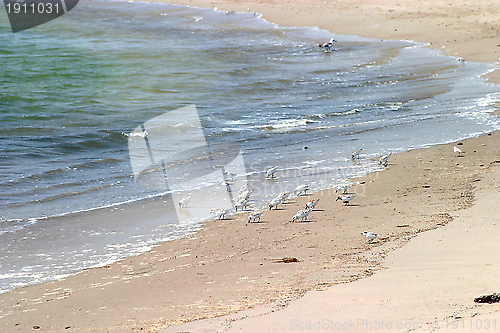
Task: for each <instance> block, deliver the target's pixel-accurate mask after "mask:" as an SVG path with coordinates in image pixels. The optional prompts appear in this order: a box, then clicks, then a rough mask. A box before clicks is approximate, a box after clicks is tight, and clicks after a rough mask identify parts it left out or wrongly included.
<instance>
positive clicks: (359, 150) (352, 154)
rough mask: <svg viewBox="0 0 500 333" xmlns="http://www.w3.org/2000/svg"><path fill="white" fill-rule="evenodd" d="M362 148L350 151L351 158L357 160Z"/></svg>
mask: <svg viewBox="0 0 500 333" xmlns="http://www.w3.org/2000/svg"><path fill="white" fill-rule="evenodd" d="M362 150H363V149H362V148H361V149H358V150H355V151H353V152H352V153H351V159H353V160H357V159H359V153H361V151H362Z"/></svg>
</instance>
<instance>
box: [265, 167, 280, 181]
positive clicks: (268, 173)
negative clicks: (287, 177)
mask: <svg viewBox="0 0 500 333" xmlns="http://www.w3.org/2000/svg"><path fill="white" fill-rule="evenodd" d="M276 171H278V167H277V166H274V167H272V168H270V169H267V171H266V178H269V179H271V178H272V179H274V174H275V172H276Z"/></svg>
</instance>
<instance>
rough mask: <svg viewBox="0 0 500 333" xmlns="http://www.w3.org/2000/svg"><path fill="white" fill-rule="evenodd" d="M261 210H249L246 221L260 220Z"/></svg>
mask: <svg viewBox="0 0 500 333" xmlns="http://www.w3.org/2000/svg"><path fill="white" fill-rule="evenodd" d="M262 213H264V212H263V211H260V212H251V213H250V215H248V222H249V223H250V222H255V220H257V219H258V220H259V222H260V217H261V216H262Z"/></svg>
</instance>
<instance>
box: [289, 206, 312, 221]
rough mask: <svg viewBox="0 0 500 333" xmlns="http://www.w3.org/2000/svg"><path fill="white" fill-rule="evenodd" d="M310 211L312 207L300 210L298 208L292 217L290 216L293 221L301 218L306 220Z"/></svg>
mask: <svg viewBox="0 0 500 333" xmlns="http://www.w3.org/2000/svg"><path fill="white" fill-rule="evenodd" d="M311 212H312V208H309V209H302V210H299V211H298V212H297V214H295V215H294V216H293V217H292V222H295V221H296V220H298V219H302V221H305V220H306V217H307V216H308V215H309V214H311Z"/></svg>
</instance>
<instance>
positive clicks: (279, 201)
mask: <svg viewBox="0 0 500 333" xmlns="http://www.w3.org/2000/svg"><path fill="white" fill-rule="evenodd" d="M282 203H283V199H282V198H274V199H273V200H271V202H270V203H269V210H271V209H273V207H274V208H276V209H278V207H279V205H281V204H282Z"/></svg>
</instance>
